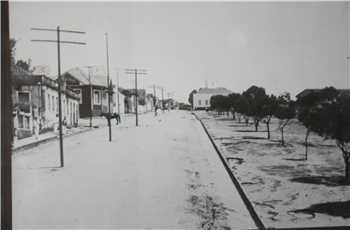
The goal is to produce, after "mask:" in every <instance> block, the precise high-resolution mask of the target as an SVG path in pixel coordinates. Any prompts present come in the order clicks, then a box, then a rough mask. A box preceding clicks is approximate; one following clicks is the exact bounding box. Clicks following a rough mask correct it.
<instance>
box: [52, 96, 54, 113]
mask: <svg viewBox="0 0 350 230" xmlns="http://www.w3.org/2000/svg"><path fill="white" fill-rule="evenodd" d="M52 111H53V112H55V96H52Z"/></svg>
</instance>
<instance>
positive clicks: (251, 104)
mask: <svg viewBox="0 0 350 230" xmlns="http://www.w3.org/2000/svg"><path fill="white" fill-rule="evenodd" d="M210 105H211V110H214V111H217V112H218V114H223V113H231V114H232V119H237V120H238V122H245V123H246V125H248V124H249V120H252V121H253V124H254V128H255V131H258V129H259V125H260V123H264V124H265V125H266V130H267V131H266V133H267V139H270V138H271V134H270V122H271V119H272V117H275V118H277V119H279V121H280V122H279V130H280V132H281V144H282V145H285V139H284V130H285V127H286V126H287V125H288V124H289V123H290V121H291V120H292V119H294V118H296V119H298V120H299V121H300V123H301V124H303V125H304V126H305V128H306V133H305V160H306V159H307V153H308V146H309V144H308V138H309V135H310V132H314V133H316V134H318V135H319V136H321V137H323V138H325V139H334V140H335V141H336V144H337V146H338V147H339V148H340V150H341V152H342V154H343V159H344V163H345V177H346V180H347V181H350V95H346V94H344V93H340V92H339V91H338V90H336V89H335V88H333V87H326V88H324V89H321V90H315V91H310V92H309V93H308V94H306V95H304V96H302V97H299V98H298V99H297V101H294V100H292V99H291V97H290V94H289V93H283V94H281V95H279V96H275V95H273V94H270V95H268V94H266V91H265V89H264V88H262V87H257V86H251V87H250V88H248V89H247V90H246V91H244V92H243V93H242V94H239V93H232V94H230V95H228V96H223V95H217V96H212V97H211V98H210Z"/></svg>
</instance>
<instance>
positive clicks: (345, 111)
mask: <svg viewBox="0 0 350 230" xmlns="http://www.w3.org/2000/svg"><path fill="white" fill-rule="evenodd" d="M327 90H328V91H327ZM325 91H326V92H325ZM322 95H323V96H324V97H326V98H327V97H328V99H324V98H323V100H322V102H321V103H319V105H318V106H317V107H316V111H315V113H316V114H317V118H318V119H317V122H315V126H310V127H311V128H312V131H314V132H316V133H317V134H318V135H320V136H322V137H324V138H325V139H334V140H335V141H336V144H337V146H338V147H339V149H340V150H341V151H342V154H343V160H344V164H345V180H346V181H347V182H350V166H349V164H350V96H349V95H346V94H339V93H337V94H336V96H334V90H333V92H332V89H330V88H328V89H327V88H326V89H325V90H324V91H323V92H322Z"/></svg>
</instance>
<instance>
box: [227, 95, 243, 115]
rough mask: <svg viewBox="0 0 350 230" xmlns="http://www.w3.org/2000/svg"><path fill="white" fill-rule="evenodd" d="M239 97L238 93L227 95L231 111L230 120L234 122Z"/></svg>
mask: <svg viewBox="0 0 350 230" xmlns="http://www.w3.org/2000/svg"><path fill="white" fill-rule="evenodd" d="M240 96H241V95H240V94H239V93H231V94H229V95H228V98H229V106H230V109H231V112H232V119H233V120H235V119H236V116H235V113H236V111H237V106H238V105H237V103H238V100H239V97H240Z"/></svg>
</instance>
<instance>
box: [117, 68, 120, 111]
mask: <svg viewBox="0 0 350 230" xmlns="http://www.w3.org/2000/svg"><path fill="white" fill-rule="evenodd" d="M117 103H118V114H119V115H120V103H119V72H118V71H117Z"/></svg>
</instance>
